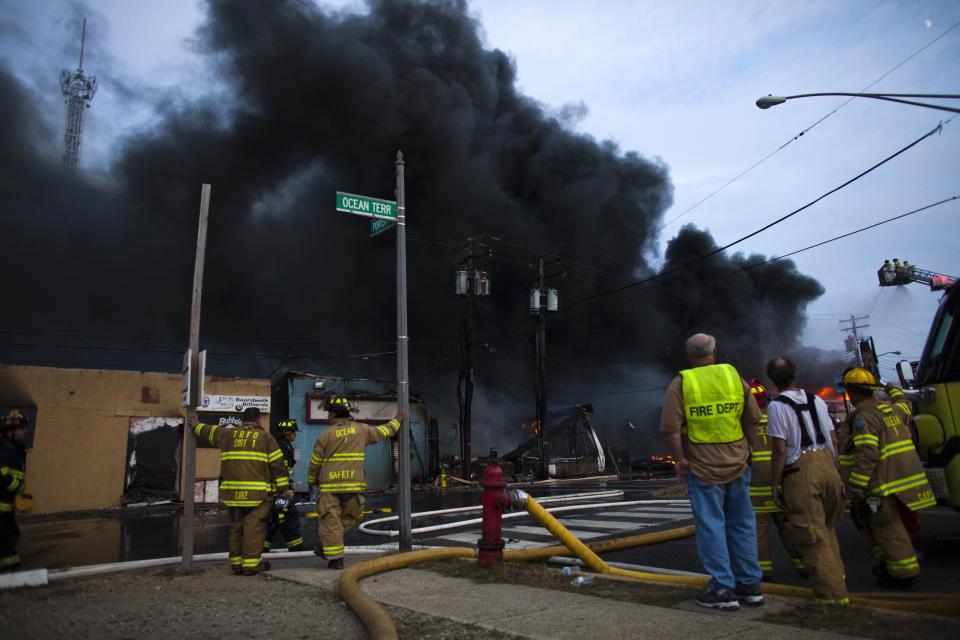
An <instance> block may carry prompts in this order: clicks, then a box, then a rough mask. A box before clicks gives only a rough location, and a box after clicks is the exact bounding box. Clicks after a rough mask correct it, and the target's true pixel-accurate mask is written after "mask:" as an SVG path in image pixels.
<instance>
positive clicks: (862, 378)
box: [843, 367, 880, 389]
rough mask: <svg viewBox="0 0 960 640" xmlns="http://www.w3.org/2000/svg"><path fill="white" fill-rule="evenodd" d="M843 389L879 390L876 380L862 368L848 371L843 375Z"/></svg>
mask: <svg viewBox="0 0 960 640" xmlns="http://www.w3.org/2000/svg"><path fill="white" fill-rule="evenodd" d="M843 386H844V387H860V388H861V389H879V388H880V385H879V384H877V378H876V376H874V375H873V374H872V373H870V372H869V371H867V370H866V369H864V368H863V367H854V368H853V369H848V370H847V371H846V372H845V373H844V374H843Z"/></svg>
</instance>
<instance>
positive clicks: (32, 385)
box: [0, 365, 270, 513]
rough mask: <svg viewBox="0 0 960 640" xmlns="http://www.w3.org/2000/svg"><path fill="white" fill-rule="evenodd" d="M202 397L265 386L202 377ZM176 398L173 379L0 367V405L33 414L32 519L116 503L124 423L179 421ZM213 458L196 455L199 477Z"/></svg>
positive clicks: (259, 391)
mask: <svg viewBox="0 0 960 640" xmlns="http://www.w3.org/2000/svg"><path fill="white" fill-rule="evenodd" d="M204 390H205V392H206V393H208V394H237V395H260V396H268V395H270V383H269V382H268V381H267V380H254V379H247V378H219V377H213V376H207V377H206V378H205V380H204ZM180 391H181V379H180V376H179V375H177V374H167V373H141V372H136V371H106V370H94V369H60V368H52V367H30V366H19V365H0V404H2V405H4V406H36V407H37V425H36V431H35V434H34V442H33V449H32V450H31V451H30V454H29V456H28V458H27V478H28V482H29V484H30V488H31V490H32V491H33V495H34V500H35V503H36V512H38V513H54V512H61V511H74V510H80V509H100V508H104V507H112V506H116V505H118V504H120V499H121V496H122V493H123V482H124V472H125V468H126V450H127V432H128V430H129V426H130V418H131V417H148V416H156V417H174V416H183V407H181V406H180ZM144 400H147V402H144ZM264 424H269V422H268V418H265V419H264ZM217 453H218V452H217V450H215V449H201V450H199V452H198V456H197V477H198V478H216V477H217V476H218V475H219V466H220V460H219V457H218V455H217Z"/></svg>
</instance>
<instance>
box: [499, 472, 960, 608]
mask: <svg viewBox="0 0 960 640" xmlns="http://www.w3.org/2000/svg"><path fill="white" fill-rule="evenodd" d="M510 495H511V499H512V500H513V501H514V507H517V506H521V505H522V506H524V507H525V508H526V510H527V512H528V513H529V514H530V515H532V516H533V517H534V518H536V519H537V521H538V522H539V523H540V524H542V525H543V526H544V527H546V528H547V530H548V531H549V532H550V533H552V534H553V535H554V536H555V537H556V538H557V539H559V540H560V541H561V542H562V543H563V544H564V546H565V547H566V548H568V549H569V550H570V551H572V552H573V553H574V555H576V556H577V557H578V558H580V559H581V560H583V562H584V563H585V564H586V565H587V566H588V567H590V569H592V570H593V571H594V572H596V573H600V574H609V575H615V576H623V577H625V578H634V579H637V580H643V581H645V582H666V583H670V584H684V585H691V586H706V584H707V582H708V581H709V578H707V577H696V576H674V575H663V574H659V573H649V572H646V571H631V570H629V569H620V568H617V567H611V566H610V565H608V564H607V563H606V562H604V561H603V560H602V559H600V557H599V556H598V555H597V554H596V553H595V552H594V551H593V550H591V549H590V547H588V546H587V545H585V544H583V543H582V542H580V540H578V539H577V538H576V537H575V536H574V535H573V534H572V533H570V531H569V530H568V529H567V528H566V527H564V526H563V524H561V523H560V521H559V520H557V519H556V518H554V517H553V515H552V514H551V513H549V512H548V511H547V510H546V509H544V508H543V507H542V506H540V504H539V503H538V502H537V501H536V500H534V499H533V498H532V497H531V496H529V495H527V494H526V493H525V492H523V491H519V490H517V489H513V490H511V491H510ZM683 529H689V530H690V533H692V532H693V527H684V528H683ZM663 533H673V532H672V531H665V532H663ZM654 535H656V534H654ZM678 537H679V536H678ZM647 544H649V542H647ZM504 557H505V558H506V557H507V554H506V553H505V554H504ZM763 591H764V593H768V594H772V595H779V596H790V597H793V598H808V599H812V598H814V593H813V589H808V588H806V587H794V586H790V585H785V584H773V583H766V584H764V585H763ZM898 595H899V594H898ZM917 595H918V596H919V597H917V598H907V599H903V598H900V597H898V598H897V599H896V600H893V599H890V600H887V599H880V598H870V597H865V596H862V595H860V596H858V595H851V596H850V602H851V603H852V604H858V605H863V606H868V607H877V608H881V609H894V610H899V611H912V612H921V611H922V612H924V613H932V614H935V615H946V616H952V617H960V598H958V597H957V596H955V595H953V594H938V595H937V596H935V597H933V598H931V597H930V596H929V595H920V594H917Z"/></svg>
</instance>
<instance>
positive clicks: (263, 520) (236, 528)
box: [228, 500, 273, 575]
mask: <svg viewBox="0 0 960 640" xmlns="http://www.w3.org/2000/svg"><path fill="white" fill-rule="evenodd" d="M272 509H273V501H272V500H264V501H263V502H261V503H260V504H259V505H257V506H255V507H230V537H229V539H228V550H229V554H228V555H229V556H230V568H231V569H233V572H234V573H242V574H244V575H254V574H256V573H260V571H261V570H262V569H263V566H262V565H261V554H262V553H263V541H264V539H265V538H266V536H267V521H268V520H269V519H270V512H271V510H272Z"/></svg>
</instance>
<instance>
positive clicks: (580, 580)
mask: <svg viewBox="0 0 960 640" xmlns="http://www.w3.org/2000/svg"><path fill="white" fill-rule="evenodd" d="M594 580H595V578H594V577H593V576H577V577H576V578H574V579H573V580H571V581H570V584H572V585H573V586H575V587H582V586H583V585H585V584H593V583H594Z"/></svg>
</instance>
